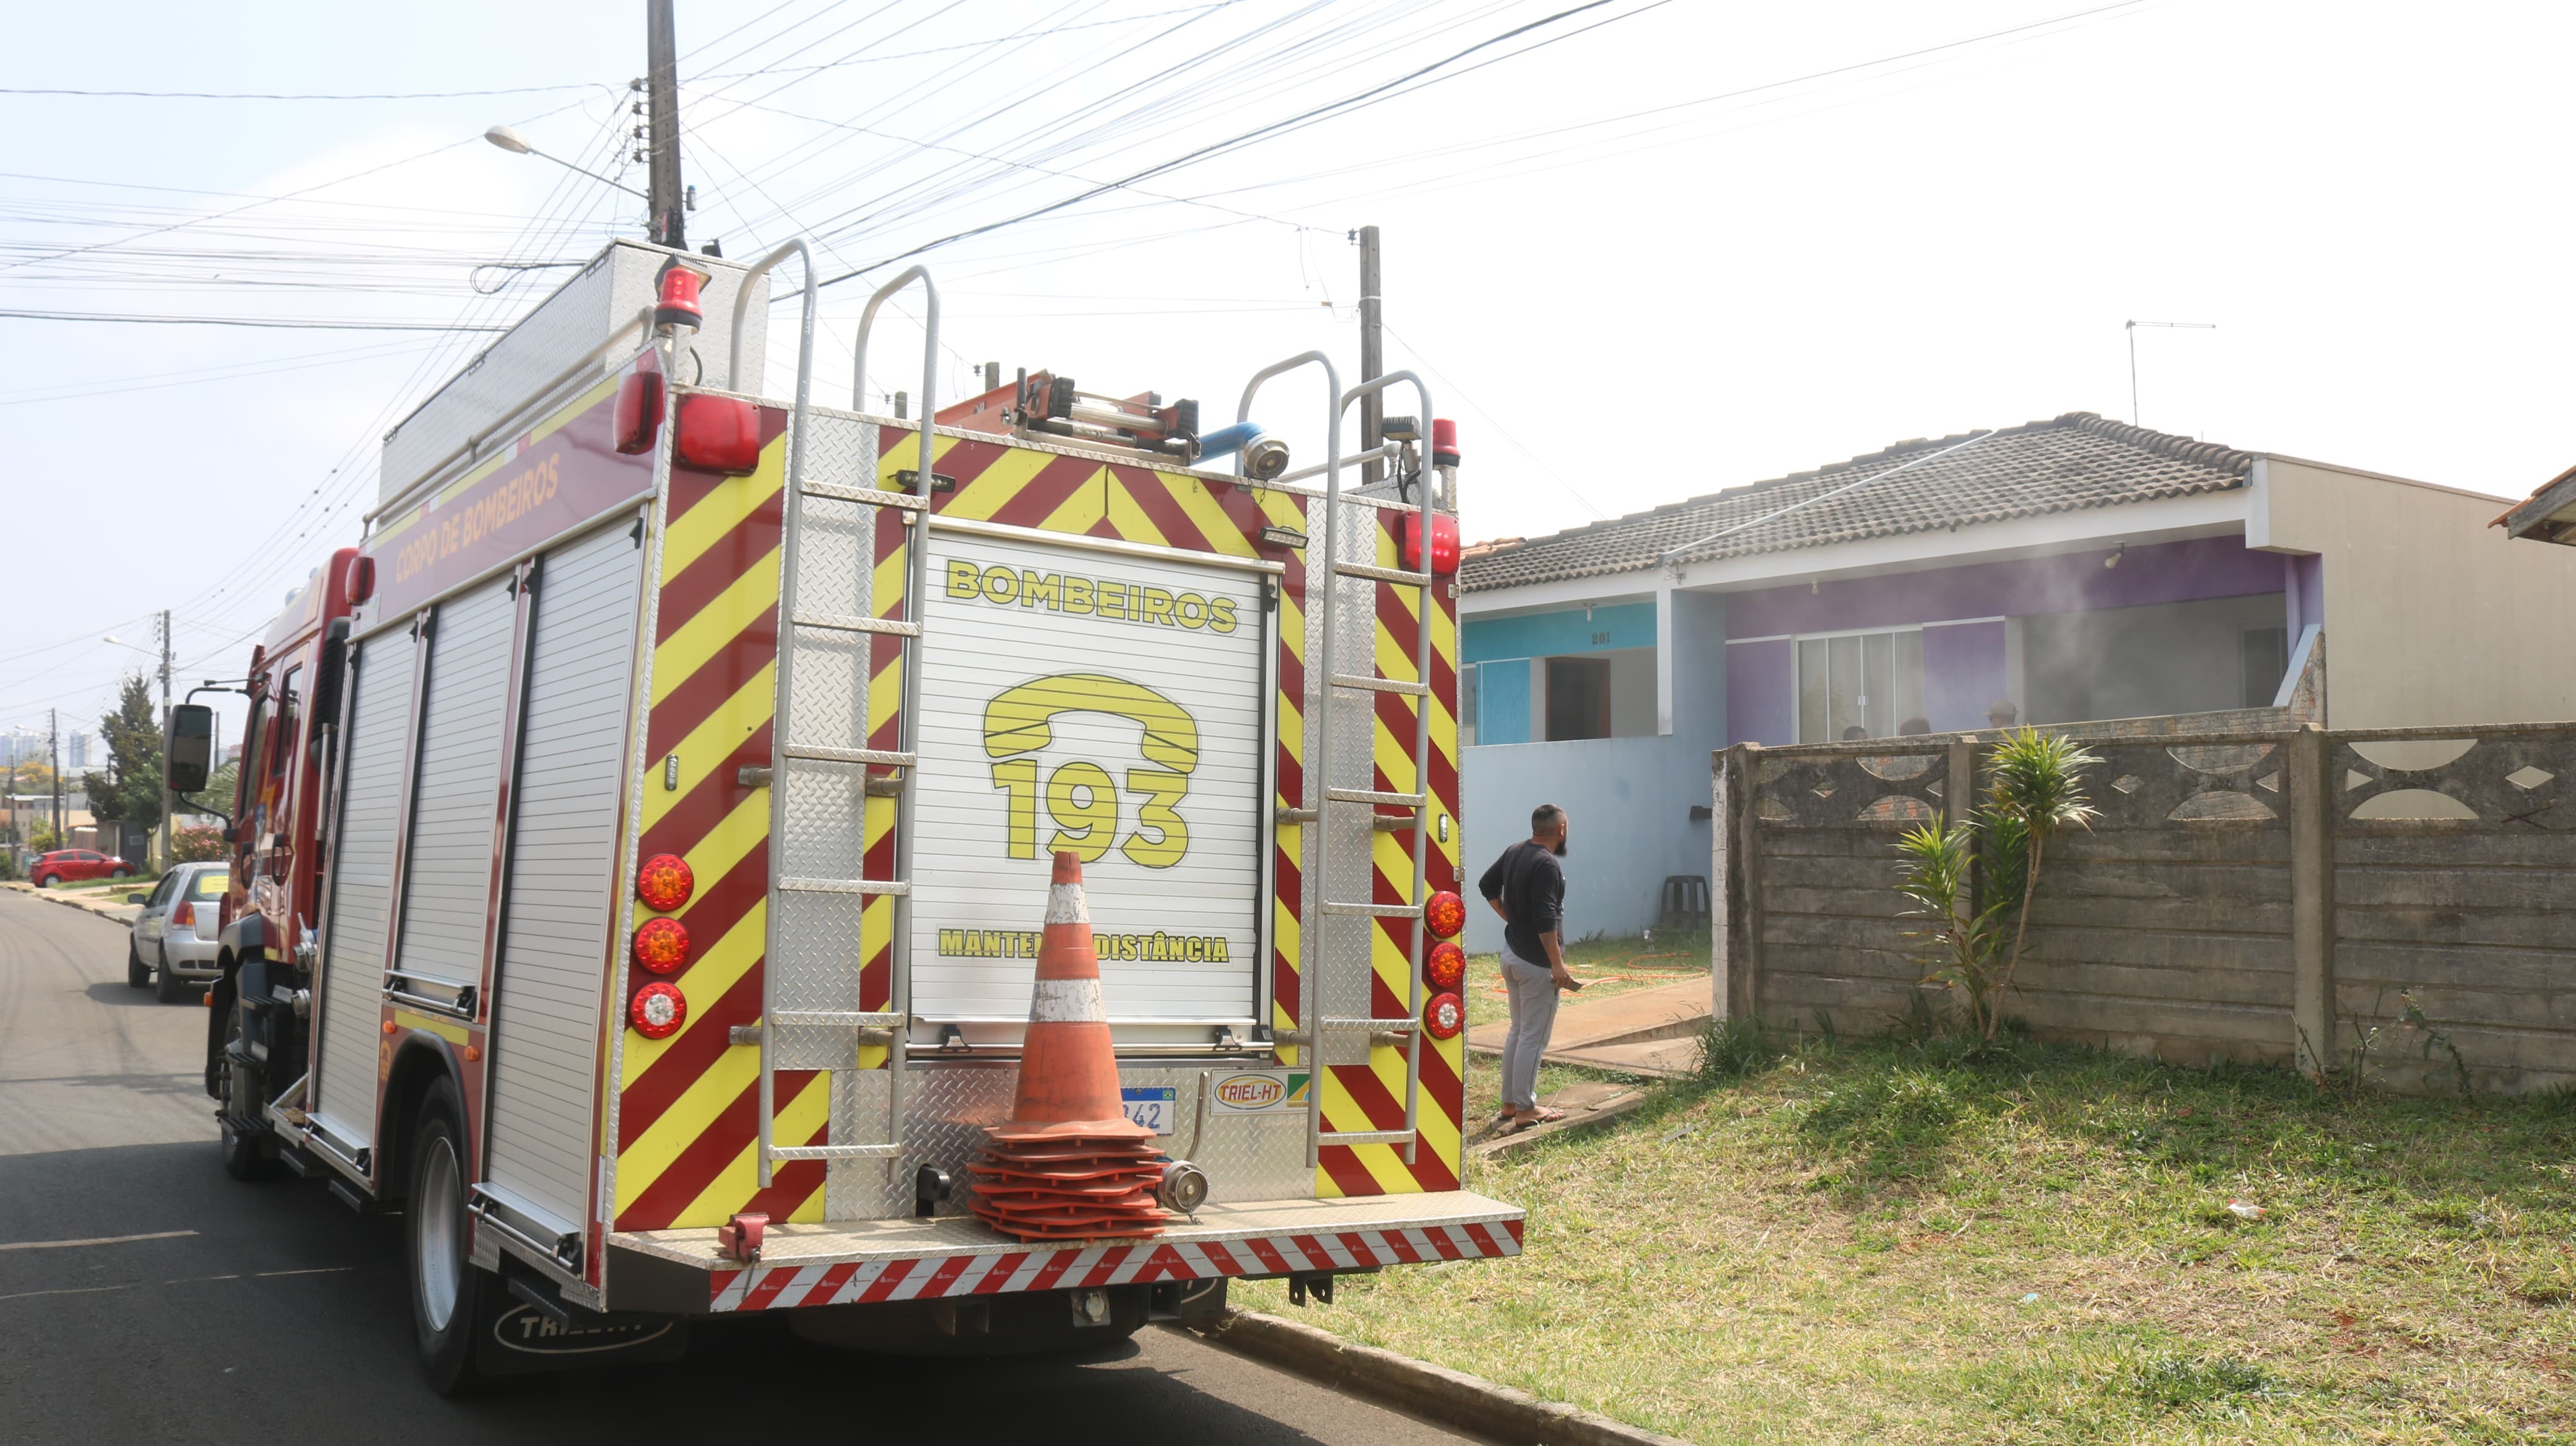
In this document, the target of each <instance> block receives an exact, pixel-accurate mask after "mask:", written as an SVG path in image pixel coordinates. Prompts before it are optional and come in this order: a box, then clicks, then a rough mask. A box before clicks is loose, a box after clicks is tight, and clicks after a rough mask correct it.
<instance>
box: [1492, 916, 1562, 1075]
mask: <svg viewBox="0 0 2576 1446" xmlns="http://www.w3.org/2000/svg"><path fill="white" fill-rule="evenodd" d="M1503 987H1504V989H1506V990H1507V991H1509V993H1510V995H1511V1003H1512V1027H1511V1031H1510V1033H1508V1034H1506V1035H1504V1036H1503V1107H1504V1108H1505V1109H1512V1110H1526V1109H1529V1108H1530V1107H1532V1106H1533V1105H1536V1104H1537V1103H1538V1060H1539V1056H1540V1055H1543V1054H1545V1053H1547V1038H1548V1035H1549V1034H1551V1033H1553V1032H1554V1031H1555V1029H1556V997H1557V996H1556V976H1555V975H1553V974H1551V973H1550V972H1548V967H1547V966H1546V965H1544V964H1532V963H1530V962H1529V961H1528V960H1526V959H1523V958H1521V957H1520V956H1519V955H1517V954H1514V953H1513V952H1512V951H1511V950H1510V949H1508V948H1506V949H1504V950H1503Z"/></svg>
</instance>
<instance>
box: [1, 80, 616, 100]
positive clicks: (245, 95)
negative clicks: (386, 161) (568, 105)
mask: <svg viewBox="0 0 2576 1446" xmlns="http://www.w3.org/2000/svg"><path fill="white" fill-rule="evenodd" d="M596 83H597V82H594V81H581V82H577V83H573V84H569V85H519V86H511V87H509V88H508V89H505V90H421V91H408V92H400V93H394V92H387V93H382V94H372V95H273V94H269V93H267V92H264V91H221V90H60V89H38V88H34V87H28V86H0V95H72V96H94V97H98V98H101V99H113V100H463V99H468V98H470V97H473V96H482V95H542V94H545V93H547V92H550V91H559V90H588V89H590V88H591V87H592V86H593V85H594V84H596Z"/></svg>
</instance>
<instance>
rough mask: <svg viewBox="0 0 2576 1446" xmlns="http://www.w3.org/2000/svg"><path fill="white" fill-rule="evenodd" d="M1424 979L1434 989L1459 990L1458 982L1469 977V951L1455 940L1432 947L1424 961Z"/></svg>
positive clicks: (1446, 940)
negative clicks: (1459, 945)
mask: <svg viewBox="0 0 2576 1446" xmlns="http://www.w3.org/2000/svg"><path fill="white" fill-rule="evenodd" d="M1422 977H1423V978H1424V979H1425V980H1426V981H1428V982H1429V983H1430V985H1431V987H1432V988H1434V989H1455V988H1457V987H1458V981H1460V980H1462V979H1464V978H1466V977H1467V951H1466V950H1464V949H1461V948H1459V947H1458V944H1457V941H1456V940H1453V939H1443V940H1441V941H1440V942H1439V943H1437V944H1434V945H1432V946H1431V952H1430V953H1429V954H1427V955H1425V956H1424V957H1423V960H1422Z"/></svg>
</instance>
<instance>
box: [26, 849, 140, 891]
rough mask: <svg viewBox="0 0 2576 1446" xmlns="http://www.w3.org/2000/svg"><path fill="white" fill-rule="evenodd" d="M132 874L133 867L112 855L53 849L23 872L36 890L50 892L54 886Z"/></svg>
mask: <svg viewBox="0 0 2576 1446" xmlns="http://www.w3.org/2000/svg"><path fill="white" fill-rule="evenodd" d="M133 873H134V866H133V865H132V864H129V863H127V862H126V861H125V860H123V859H121V858H118V857H116V856H115V855H114V854H103V853H100V852H99V851H98V850H96V849H56V850H54V851H53V852H52V853H49V854H38V855H37V856H36V866H35V867H34V868H31V869H29V870H27V877H28V878H30V879H33V880H35V881H36V887H37V888H40V889H50V888H52V887H53V886H54V885H56V884H70V883H78V882H79V881H81V880H83V879H123V878H130V877H132V876H133Z"/></svg>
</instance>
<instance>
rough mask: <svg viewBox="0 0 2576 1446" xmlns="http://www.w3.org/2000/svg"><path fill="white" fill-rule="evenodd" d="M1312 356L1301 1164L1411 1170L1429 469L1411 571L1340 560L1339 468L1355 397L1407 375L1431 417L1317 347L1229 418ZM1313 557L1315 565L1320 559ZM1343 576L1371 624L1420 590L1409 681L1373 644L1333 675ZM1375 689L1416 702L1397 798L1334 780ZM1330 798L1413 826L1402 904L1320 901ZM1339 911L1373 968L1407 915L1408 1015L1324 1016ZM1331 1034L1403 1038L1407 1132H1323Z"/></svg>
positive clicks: (1423, 851)
mask: <svg viewBox="0 0 2576 1446" xmlns="http://www.w3.org/2000/svg"><path fill="white" fill-rule="evenodd" d="M1310 362H1311V363H1313V364H1315V365H1317V366H1320V367H1322V368H1323V369H1324V377H1325V381H1326V384H1327V385H1328V386H1329V387H1330V388H1331V389H1332V399H1331V402H1330V404H1329V405H1330V415H1329V417H1328V418H1327V420H1326V425H1325V429H1324V437H1325V460H1324V463H1323V465H1322V467H1321V468H1320V469H1309V470H1308V471H1307V472H1306V473H1304V474H1295V473H1292V474H1289V475H1288V476H1286V477H1282V478H1281V479H1280V480H1281V481H1288V480H1292V479H1293V478H1294V477H1295V476H1298V475H1308V476H1311V475H1313V472H1314V471H1316V470H1320V471H1322V472H1323V473H1324V525H1323V527H1322V528H1321V529H1319V530H1315V535H1314V536H1312V537H1310V538H1309V540H1308V543H1307V548H1306V559H1307V562H1306V575H1307V576H1308V577H1309V578H1310V579H1317V580H1318V583H1317V585H1316V586H1314V587H1311V588H1309V590H1308V594H1307V596H1308V603H1307V619H1308V635H1309V636H1313V635H1314V634H1315V633H1317V632H1320V633H1321V634H1322V635H1323V644H1322V646H1321V647H1320V648H1318V649H1317V650H1316V654H1315V659H1316V663H1315V666H1316V671H1317V672H1318V674H1319V675H1320V676H1321V678H1322V680H1323V686H1322V688H1321V690H1320V701H1319V702H1318V704H1317V705H1316V706H1315V707H1313V708H1311V709H1308V710H1307V712H1308V717H1307V719H1306V726H1307V730H1308V742H1307V745H1306V768H1305V771H1304V787H1303V790H1302V798H1301V806H1300V807H1298V808H1296V809H1293V810H1290V811H1288V817H1289V819H1290V821H1294V822H1296V823H1298V824H1300V825H1301V826H1303V827H1304V828H1305V829H1306V831H1307V838H1306V841H1305V847H1304V848H1303V849H1302V850H1300V853H1301V863H1300V867H1301V868H1302V869H1303V871H1304V892H1305V897H1304V898H1303V899H1302V900H1301V901H1300V907H1299V910H1298V914H1299V917H1300V918H1301V919H1303V920H1305V921H1306V926H1305V927H1304V928H1302V929H1300V930H1299V931H1298V948H1297V1016H1298V1026H1299V1027H1298V1031H1297V1042H1298V1043H1299V1044H1300V1046H1301V1047H1302V1048H1303V1049H1304V1050H1305V1051H1306V1060H1307V1063H1308V1066H1309V1068H1308V1083H1307V1086H1306V1164H1307V1166H1308V1167H1309V1168H1312V1167H1314V1166H1316V1165H1318V1164H1321V1163H1322V1161H1323V1151H1324V1147H1325V1146H1326V1145H1402V1146H1403V1147H1404V1163H1406V1164H1407V1165H1410V1164H1412V1163H1413V1162H1414V1155H1415V1152H1416V1151H1417V1149H1418V1148H1419V1147H1420V1144H1421V1140H1422V1130H1421V1117H1422V1110H1421V1107H1422V1004H1423V987H1422V956H1423V953H1424V950H1425V948H1426V940H1425V939H1424V937H1423V935H1424V925H1423V915H1424V913H1425V906H1426V904H1427V903H1428V902H1429V898H1430V895H1429V893H1428V887H1429V874H1430V862H1431V859H1430V848H1431V838H1430V828H1431V812H1432V809H1431V625H1432V619H1433V616H1434V614H1435V612H1436V609H1437V605H1436V602H1435V600H1434V598H1433V596H1432V591H1431V588H1432V574H1431V572H1430V570H1429V569H1430V556H1429V552H1430V537H1431V516H1432V506H1431V479H1430V478H1429V476H1428V475H1425V476H1424V477H1423V478H1422V479H1421V480H1420V482H1419V484H1418V485H1419V486H1420V487H1421V489H1422V490H1421V496H1420V498H1419V500H1418V501H1417V503H1416V513H1415V525H1416V528H1417V531H1416V533H1415V535H1416V536H1417V537H1418V538H1420V539H1422V542H1421V544H1420V546H1421V550H1422V553H1423V555H1422V557H1421V558H1420V559H1419V560H1420V562H1421V564H1422V567H1423V570H1422V571H1420V572H1408V571H1406V570H1404V569H1403V568H1401V567H1379V566H1377V565H1376V564H1374V563H1360V562H1345V561H1343V560H1342V559H1341V556H1340V553H1341V550H1342V546H1343V543H1344V537H1343V533H1342V526H1343V515H1342V501H1341V498H1342V466H1343V464H1344V462H1345V460H1346V459H1344V458H1343V456H1342V414H1343V413H1344V412H1346V411H1348V410H1349V409H1350V406H1351V404H1352V403H1353V402H1356V401H1359V400H1361V399H1363V398H1365V397H1369V396H1373V395H1375V394H1377V393H1378V392H1381V391H1383V390H1385V389H1386V388H1387V387H1389V386H1392V385H1394V384H1395V383H1397V382H1399V381H1404V382H1411V383H1412V384H1413V389H1414V392H1415V394H1416V396H1418V397H1419V398H1420V400H1421V404H1422V412H1421V415H1422V417H1424V418H1426V419H1427V418H1429V417H1430V416H1431V415H1432V412H1431V392H1430V389H1429V388H1428V387H1426V386H1424V385H1423V382H1422V379H1421V378H1420V377H1417V376H1415V375H1414V374H1413V373H1412V372H1409V371H1399V372H1391V373H1389V374H1387V375H1386V376H1382V377H1378V378H1376V379H1375V380H1373V381H1368V382H1364V383H1362V384H1361V385H1359V386H1358V387H1355V388H1353V389H1352V390H1351V391H1349V392H1348V393H1345V392H1343V391H1342V381H1341V375H1340V373H1339V372H1338V371H1336V370H1335V369H1334V367H1333V363H1332V360H1331V358H1329V357H1327V356H1325V355H1324V354H1323V353H1322V352H1319V351H1310V352H1305V353H1301V354H1300V355H1297V356H1293V357H1290V358H1289V359H1288V360H1286V361H1283V362H1280V363H1278V364H1277V365H1275V366H1271V367H1268V368H1265V369H1264V370H1262V371H1259V372H1256V373H1254V374H1253V377H1252V380H1251V381H1250V382H1249V383H1247V384H1246V385H1245V386H1244V389H1243V401H1242V404H1241V405H1240V406H1239V407H1238V408H1237V409H1236V413H1235V420H1236V421H1237V422H1242V421H1246V420H1248V419H1249V418H1250V417H1251V415H1252V398H1253V394H1254V393H1255V392H1256V391H1258V390H1259V389H1260V386H1261V384H1262V383H1263V382H1265V381H1268V380H1269V379H1270V378H1271V377H1274V376H1277V375H1278V374H1280V373H1281V372H1285V371H1290V370H1293V369H1295V368H1297V367H1301V366H1304V365H1306V364H1308V363H1310ZM1392 451H1393V449H1392V448H1380V449H1379V450H1378V451H1377V452H1376V453H1372V454H1369V455H1370V456H1388V455H1391V454H1392ZM1347 460H1349V461H1365V460H1368V458H1367V457H1355V458H1350V459H1347ZM1372 530H1373V529H1372ZM1372 551H1373V549H1372ZM1319 557H1320V559H1321V561H1320V563H1319V562H1318V561H1317V559H1318V558H1319ZM1396 560H1397V561H1398V562H1399V563H1400V562H1402V561H1403V549H1402V548H1401V547H1400V546H1399V547H1398V549H1397V558H1396ZM1345 580H1364V581H1367V582H1368V583H1369V584H1371V586H1370V590H1369V600H1370V604H1371V606H1370V610H1369V613H1368V616H1369V617H1370V618H1371V619H1372V621H1374V619H1375V617H1376V607H1375V604H1376V600H1377V597H1378V596H1379V594H1380V593H1381V592H1382V591H1383V590H1384V589H1386V588H1390V587H1409V588H1412V589H1414V590H1415V596H1416V598H1417V599H1418V600H1419V602H1418V607H1417V610H1416V625H1415V627H1414V674H1413V680H1412V681H1410V682H1407V681H1404V680H1402V679H1396V678H1389V677H1387V676H1386V675H1385V674H1384V673H1383V672H1382V671H1381V670H1380V669H1379V668H1378V666H1377V664H1376V662H1375V655H1376V649H1374V648H1371V649H1370V656H1371V662H1370V665H1369V672H1368V674H1367V676H1365V677H1363V676H1361V675H1359V674H1357V673H1343V672H1340V671H1338V670H1337V660H1336V656H1335V655H1336V653H1337V652H1338V651H1339V649H1338V644H1339V641H1340V639H1339V635H1338V614H1339V612H1340V605H1341V597H1340V594H1341V584H1342V583H1343V582H1344V581H1345ZM1380 693H1396V694H1401V695H1404V696H1407V697H1410V698H1411V699H1413V791H1412V792H1410V793H1395V792H1390V791H1386V790H1382V789H1372V788H1337V787H1334V786H1333V782H1332V773H1331V765H1332V738H1333V722H1334V719H1335V717H1336V715H1337V705H1339V704H1341V703H1342V702H1344V701H1354V702H1355V701H1358V700H1359V699H1361V698H1365V699H1367V700H1368V709H1369V712H1370V714H1371V716H1374V714H1375V712H1376V707H1377V703H1376V695H1377V694H1380ZM1344 694H1352V695H1356V697H1353V698H1351V699H1349V700H1345V699H1344V697H1343V695H1344ZM1337 805H1338V806H1345V807H1348V806H1357V807H1362V808H1366V809H1367V810H1369V815H1370V819H1371V822H1370V827H1369V835H1368V836H1369V837H1370V838H1372V839H1374V837H1375V836H1376V833H1377V831H1378V830H1379V829H1380V828H1382V827H1388V826H1392V827H1394V828H1398V829H1404V828H1409V829H1410V830H1411V831H1412V834H1413V871H1412V872H1413V876H1412V879H1411V881H1410V883H1409V885H1408V886H1407V888H1406V902H1403V903H1398V904H1380V903H1376V902H1373V901H1369V902H1363V901H1357V900H1348V901H1346V900H1337V899H1331V898H1327V897H1325V893H1326V890H1327V888H1328V886H1329V883H1330V878H1331V875H1330V873H1329V869H1328V865H1329V863H1330V861H1331V860H1332V859H1333V858H1334V857H1335V853H1336V851H1335V850H1334V849H1333V847H1332V838H1333V831H1332V829H1331V827H1330V821H1331V819H1332V816H1333V813H1332V811H1333V809H1334V808H1335V807H1336V806H1337ZM1382 808H1400V809H1407V810H1410V811H1411V814H1412V818H1411V820H1410V822H1409V823H1408V822H1406V821H1405V820H1404V819H1403V818H1402V817H1401V816H1400V815H1385V814H1380V813H1378V810H1379V809H1382ZM1374 872H1375V871H1374V866H1373V865H1372V866H1371V867H1370V868H1368V869H1366V870H1364V871H1363V876H1364V877H1373V876H1374ZM1372 892H1374V890H1372ZM1336 918H1358V919H1363V920H1365V921H1367V922H1366V923H1365V924H1364V925H1363V927H1365V928H1367V929H1368V930H1370V931H1371V933H1370V935H1369V936H1368V939H1369V947H1368V948H1367V949H1366V950H1363V951H1362V952H1361V956H1360V957H1361V959H1362V960H1363V967H1368V966H1367V965H1366V964H1365V961H1366V960H1367V958H1368V956H1369V955H1370V954H1372V953H1374V952H1375V950H1376V937H1375V932H1374V931H1375V930H1376V929H1377V927H1378V925H1377V921H1378V920H1380V919H1408V920H1411V921H1412V928H1411V930H1410V931H1409V932H1410V934H1411V937H1412V941H1413V942H1412V946H1411V949H1410V960H1409V964H1408V968H1407V970H1406V975H1407V983H1406V988H1405V1014H1404V1017H1403V1018H1401V1019H1376V1018H1370V1017H1367V1016H1356V1017H1351V1016H1345V1017H1338V1018H1337V1017H1334V1016H1332V1015H1329V1014H1327V1013H1326V1012H1325V1011H1326V1006H1325V1002H1324V1000H1325V994H1324V967H1323V965H1324V959H1325V955H1326V949H1325V945H1326V943H1327V939H1326V933H1327V930H1328V929H1329V927H1330V924H1331V921H1332V920H1334V919H1336ZM1372 972H1374V971H1373V970H1372ZM1336 1034H1362V1035H1365V1036H1366V1037H1367V1038H1368V1039H1369V1040H1370V1044H1371V1048H1372V1049H1374V1048H1376V1047H1377V1046H1378V1045H1379V1043H1380V1042H1381V1041H1384V1042H1387V1043H1390V1044H1391V1043H1392V1040H1391V1039H1390V1036H1393V1037H1400V1038H1401V1039H1402V1041H1403V1045H1402V1047H1403V1049H1404V1125H1403V1128H1401V1129H1393V1130H1334V1129H1327V1128H1325V1124H1324V1085H1325V1079H1326V1073H1325V1068H1326V1066H1325V1049H1324V1042H1325V1040H1326V1038H1327V1037H1328V1036H1331V1035H1336Z"/></svg>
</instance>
